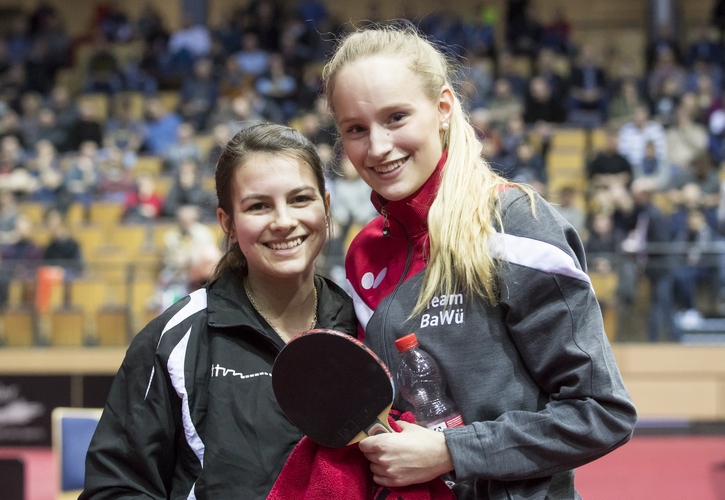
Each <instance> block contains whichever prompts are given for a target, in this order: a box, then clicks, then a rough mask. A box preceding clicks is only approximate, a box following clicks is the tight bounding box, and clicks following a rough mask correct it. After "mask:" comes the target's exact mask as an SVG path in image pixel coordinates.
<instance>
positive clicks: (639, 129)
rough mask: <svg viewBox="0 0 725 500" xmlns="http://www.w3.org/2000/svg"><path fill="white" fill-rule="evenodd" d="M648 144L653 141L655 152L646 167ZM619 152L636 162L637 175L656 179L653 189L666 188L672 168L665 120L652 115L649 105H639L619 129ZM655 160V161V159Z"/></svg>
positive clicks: (634, 163) (652, 145) (651, 186)
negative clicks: (627, 121) (655, 119)
mask: <svg viewBox="0 0 725 500" xmlns="http://www.w3.org/2000/svg"><path fill="white" fill-rule="evenodd" d="M647 144H651V147H652V148H654V149H653V150H652V154H651V155H650V158H649V160H648V165H647V168H646V169H645V167H644V161H645V156H646V150H647ZM619 153H620V154H621V155H622V156H624V157H625V158H627V161H629V163H630V164H631V165H632V172H633V174H634V178H635V179H637V178H640V177H648V178H650V180H649V181H646V182H652V181H655V180H656V182H655V184H654V185H650V188H651V189H655V190H662V189H664V188H665V187H666V186H667V182H668V181H669V177H670V169H669V165H668V164H667V163H666V162H667V139H666V137H665V130H664V128H663V127H662V125H661V124H659V123H657V122H656V121H653V120H650V119H649V109H648V107H647V106H637V108H636V109H635V111H634V117H633V119H632V121H631V122H629V123H626V124H625V125H623V126H622V128H621V129H620V130H619ZM653 161H654V163H653Z"/></svg>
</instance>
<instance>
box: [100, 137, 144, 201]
mask: <svg viewBox="0 0 725 500" xmlns="http://www.w3.org/2000/svg"><path fill="white" fill-rule="evenodd" d="M135 189H136V184H135V182H134V179H133V176H132V175H131V172H130V171H129V170H128V169H127V168H126V166H125V165H124V164H123V152H122V151H121V150H120V149H118V148H109V149H108V150H107V157H106V158H105V159H104V160H103V161H101V162H100V168H99V177H98V182H97V183H96V192H97V199H98V200H100V201H106V202H110V203H125V202H126V198H127V196H126V195H127V193H131V192H133V191H134V190H135Z"/></svg>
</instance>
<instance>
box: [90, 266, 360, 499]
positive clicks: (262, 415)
mask: <svg viewBox="0 0 725 500" xmlns="http://www.w3.org/2000/svg"><path fill="white" fill-rule="evenodd" d="M315 286H316V287H317V290H318V296H319V306H318V312H317V317H318V320H317V321H318V323H317V325H318V327H323V328H332V329H336V330H340V331H343V332H347V333H350V334H353V335H354V334H355V332H356V328H357V323H356V321H355V319H354V312H353V307H352V301H351V299H350V298H349V297H348V296H347V294H346V293H345V292H344V291H343V290H341V289H340V288H339V287H338V286H337V285H335V284H334V283H332V282H331V281H328V280H326V279H324V278H321V277H319V276H318V277H316V278H315ZM283 346H284V343H283V342H282V340H281V339H280V338H279V336H278V335H277V334H276V333H275V332H274V331H273V330H272V329H271V328H270V327H269V326H268V325H267V323H266V322H265V321H264V320H263V319H262V318H261V317H260V316H259V315H258V313H256V311H254V309H253V308H252V306H251V305H250V303H249V300H248V299H247V296H246V294H245V293H244V287H243V285H242V282H241V280H239V279H238V278H237V277H236V276H235V275H234V274H233V273H232V272H227V273H226V274H225V275H224V276H222V277H221V278H220V279H219V280H217V281H215V282H213V283H212V284H211V285H209V286H208V287H207V288H206V289H200V290H197V291H195V292H193V293H191V294H190V295H189V296H188V297H185V298H184V299H182V300H180V301H179V302H177V303H176V304H174V305H173V306H171V307H170V308H169V309H168V310H167V311H165V312H164V313H163V314H161V315H160V316H159V317H158V318H156V319H154V320H153V321H151V323H149V324H148V326H146V328H144V329H143V330H142V331H141V332H140V333H139V334H138V335H137V336H136V338H135V339H134V340H133V342H132V343H131V346H130V347H129V349H128V352H127V353H126V358H125V359H124V361H123V364H122V366H121V368H120V370H119V372H118V375H116V379H115V380H114V382H113V386H112V388H111V392H110V395H109V397H108V401H107V403H106V407H105V408H104V411H103V416H102V417H101V420H100V422H99V424H98V429H97V430H96V433H95V435H94V436H93V440H92V441H91V445H90V448H89V451H88V456H87V458H86V482H85V490H84V492H83V494H82V495H81V497H80V498H81V499H83V500H90V499H94V500H97V499H110V498H124V499H131V498H139V499H140V498H144V499H149V498H153V499H166V498H169V499H198V500H202V499H213V500H225V499H230V500H232V499H233V500H240V499H245V500H252V499H257V498H259V499H264V498H266V497H267V495H268V494H269V491H270V490H271V488H272V485H273V484H274V482H275V480H276V478H277V476H278V475H279V472H280V470H281V469H282V466H283V465H284V463H285V461H286V459H287V457H288V456H289V454H290V452H291V451H292V449H293V448H294V446H295V445H296V444H297V442H298V441H299V440H300V439H301V438H302V434H301V433H300V432H299V430H297V428H296V427H294V426H293V425H292V424H291V423H290V422H289V421H288V420H287V418H286V417H285V416H284V414H283V413H282V411H281V410H280V408H279V406H278V405H277V402H276V400H275V398H274V394H273V392H272V377H271V372H272V364H273V362H274V359H275V357H276V356H277V353H278V352H279V351H280V349H281V348H282V347H283Z"/></svg>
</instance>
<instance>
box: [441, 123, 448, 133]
mask: <svg viewBox="0 0 725 500" xmlns="http://www.w3.org/2000/svg"><path fill="white" fill-rule="evenodd" d="M448 127H449V125H448V122H444V123H443V125H441V128H442V129H443V132H446V131H447V130H448Z"/></svg>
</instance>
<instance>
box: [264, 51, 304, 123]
mask: <svg viewBox="0 0 725 500" xmlns="http://www.w3.org/2000/svg"><path fill="white" fill-rule="evenodd" d="M256 89H257V92H258V93H259V94H260V95H261V96H264V97H265V98H267V99H268V100H270V101H272V102H274V103H275V104H276V106H277V107H279V109H280V110H281V111H282V114H283V116H284V121H285V122H286V121H287V120H289V119H290V118H291V117H292V116H293V115H294V114H295V112H296V111H297V105H296V103H295V100H294V98H295V94H296V92H297V82H296V81H295V79H294V78H293V77H292V76H290V75H289V74H287V73H286V72H285V67H284V60H283V59H282V56H281V55H280V54H278V53H274V54H271V55H270V56H269V68H268V70H267V72H265V73H264V74H263V75H261V76H260V77H259V78H257V82H256Z"/></svg>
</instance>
